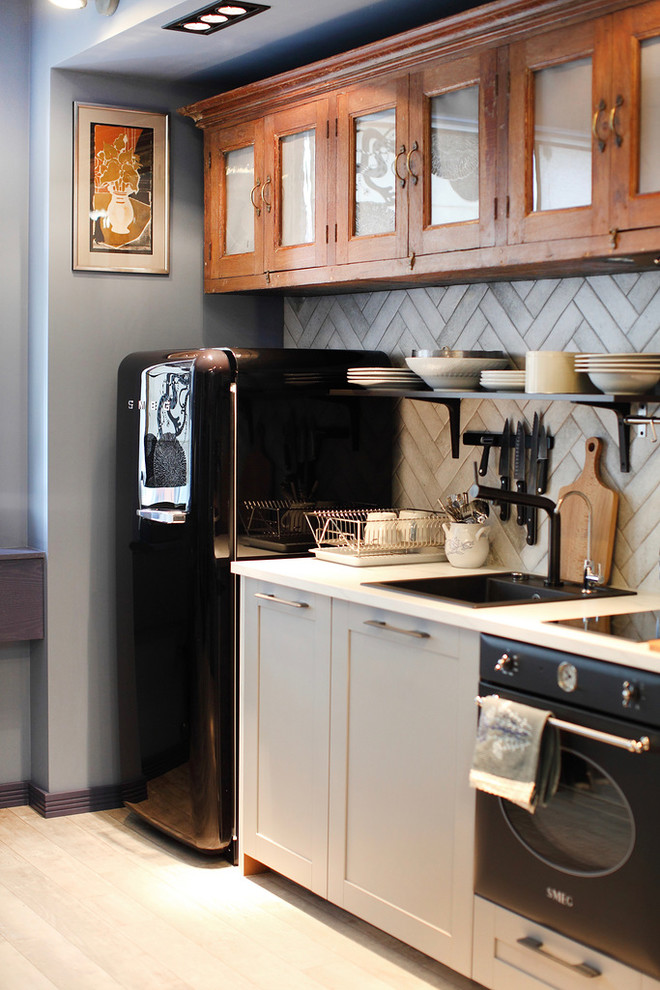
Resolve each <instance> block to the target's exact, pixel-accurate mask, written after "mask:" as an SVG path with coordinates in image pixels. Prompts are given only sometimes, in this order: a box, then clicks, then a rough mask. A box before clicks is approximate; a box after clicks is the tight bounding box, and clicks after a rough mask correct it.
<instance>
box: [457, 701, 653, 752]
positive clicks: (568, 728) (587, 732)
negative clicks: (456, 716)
mask: <svg viewBox="0 0 660 990" xmlns="http://www.w3.org/2000/svg"><path fill="white" fill-rule="evenodd" d="M490 697H499V695H490ZM482 700H483V699H482V698H476V699H475V701H476V702H477V704H478V705H481V702H482ZM548 722H549V724H550V725H554V726H555V727H556V728H557V729H563V730H564V732H572V733H573V735H574V736H584V738H585V739H593V740H594V741H595V742H601V743H605V745H606V746H616V747H617V749H627V750H628V752H629V753H637V754H640V753H648V751H649V750H650V748H651V740H650V739H649V737H648V736H641V737H640V738H639V739H625V738H624V737H623V736H613V735H612V734H611V733H610V732H600V731H599V730H598V729H588V728H587V727H586V726H585V725H575V723H574V722H564V721H562V719H560V718H555V717H554V715H551V716H550V718H549V719H548Z"/></svg>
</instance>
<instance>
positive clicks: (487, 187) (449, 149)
mask: <svg viewBox="0 0 660 990" xmlns="http://www.w3.org/2000/svg"><path fill="white" fill-rule="evenodd" d="M495 73H496V53H495V52H487V53H486V54H484V55H482V56H475V57H471V58H464V59H457V60H456V61H455V62H450V63H447V62H445V63H442V64H440V65H438V66H436V67H431V68H429V69H427V70H425V71H424V72H422V73H419V74H417V75H416V76H414V77H413V78H412V81H411V93H410V138H411V145H410V147H411V149H415V151H414V152H413V155H412V164H413V168H412V170H411V173H410V174H409V175H408V176H407V177H406V179H407V182H408V183H409V196H410V216H409V239H410V249H411V250H412V251H414V252H415V253H416V254H428V253H430V252H434V251H447V250H460V249H465V248H469V247H478V246H486V245H491V244H493V243H494V236H495V234H494V231H495V226H494V218H495V212H496V205H495V199H496V195H497V191H496V182H497V166H496V162H497V148H496V142H497V129H496V113H497V108H496V89H495Z"/></svg>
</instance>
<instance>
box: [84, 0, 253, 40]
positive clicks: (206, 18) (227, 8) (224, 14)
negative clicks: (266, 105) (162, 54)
mask: <svg viewBox="0 0 660 990" xmlns="http://www.w3.org/2000/svg"><path fill="white" fill-rule="evenodd" d="M85 2H86V0H85ZM97 2H98V0H97ZM262 10H270V7H267V6H266V5H265V4H262V3H248V2H247V0H246V2H245V3H243V0H241V2H240V3H218V2H217V0H216V3H212V4H209V6H208V7H202V9H201V10H196V11H195V12H194V13H193V14H188V15H187V16H186V17H181V18H179V20H178V21H172V23H171V24H163V28H164V29H165V30H166V31H187V32H189V33H190V34H213V33H214V32H215V31H219V30H220V29H221V28H226V27H229V26H230V25H231V24H236V23H237V21H244V20H245V19H246V17H253V16H254V15H255V14H260V13H261V11H262Z"/></svg>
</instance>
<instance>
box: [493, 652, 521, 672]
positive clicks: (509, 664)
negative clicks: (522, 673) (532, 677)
mask: <svg viewBox="0 0 660 990" xmlns="http://www.w3.org/2000/svg"><path fill="white" fill-rule="evenodd" d="M517 660H518V658H517V657H516V656H515V654H509V653H503V654H502V656H501V657H500V658H499V660H498V661H497V663H496V664H495V670H496V671H497V672H498V674H515V672H516V670H517V669H518V663H517Z"/></svg>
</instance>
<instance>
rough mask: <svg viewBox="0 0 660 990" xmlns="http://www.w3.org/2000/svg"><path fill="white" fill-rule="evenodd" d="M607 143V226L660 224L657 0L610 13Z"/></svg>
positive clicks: (659, 14) (659, 8) (659, 13)
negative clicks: (609, 165) (609, 208)
mask: <svg viewBox="0 0 660 990" xmlns="http://www.w3.org/2000/svg"><path fill="white" fill-rule="evenodd" d="M613 39H614V43H613V61H612V90H611V93H610V102H609V104H608V110H609V117H608V123H609V124H610V133H609V135H608V144H609V147H610V157H611V162H612V171H611V175H612V226H613V227H617V228H619V229H620V230H626V229H633V228H639V227H654V226H658V225H660V2H658V0H653V2H651V3H647V4H644V5H643V6H641V7H630V8H628V9H626V10H624V11H621V12H620V13H619V14H616V15H615V16H614V28H613Z"/></svg>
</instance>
